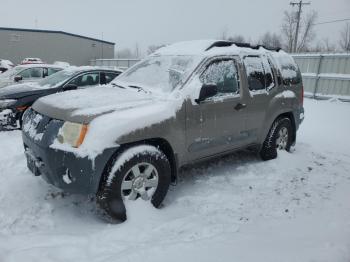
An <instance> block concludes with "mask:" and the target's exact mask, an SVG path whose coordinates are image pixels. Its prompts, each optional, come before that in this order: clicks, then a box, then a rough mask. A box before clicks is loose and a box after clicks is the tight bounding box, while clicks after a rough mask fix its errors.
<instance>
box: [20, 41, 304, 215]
mask: <svg viewBox="0 0 350 262" xmlns="http://www.w3.org/2000/svg"><path fill="white" fill-rule="evenodd" d="M303 118H304V109H303V86H302V80H301V74H300V71H299V69H298V67H297V65H296V64H295V62H294V61H293V59H292V58H291V57H290V56H289V55H288V54H286V53H285V52H283V51H281V50H268V49H266V48H264V47H262V46H250V45H248V44H237V43H236V44H235V43H232V42H227V41H209V40H208V41H193V42H182V43H178V44H174V45H170V46H167V47H164V48H162V49H160V50H159V51H157V52H156V53H154V54H152V55H151V56H149V57H147V58H146V59H144V60H143V61H141V62H140V63H138V64H136V65H135V66H133V67H132V68H130V69H129V70H127V71H125V72H124V73H123V74H121V75H120V76H119V77H118V78H117V79H116V80H114V81H113V82H112V84H111V85H110V86H109V87H103V88H91V89H89V90H79V91H69V92H65V93H61V94H56V95H51V96H47V97H44V98H41V99H39V100H37V102H36V103H35V104H34V105H33V108H32V110H29V111H27V113H26V114H25V116H24V119H23V121H24V122H23V141H24V147H25V153H26V156H27V160H28V167H29V169H30V170H31V171H32V172H33V173H34V174H35V175H41V176H42V177H44V179H46V180H47V181H48V182H49V183H51V184H53V185H55V186H57V187H59V188H61V189H63V190H65V191H70V192H74V193H84V194H93V195H97V201H98V203H99V204H100V206H101V207H102V210H104V211H105V214H106V215H107V216H108V217H110V218H120V219H125V218H126V216H125V207H124V200H135V199H138V198H141V199H143V200H149V201H151V202H152V204H153V205H154V206H155V207H158V206H159V205H160V204H161V203H162V201H163V199H164V197H165V195H166V194H167V191H168V187H169V185H170V183H171V181H175V180H176V178H177V171H178V169H179V168H180V167H182V166H185V165H188V164H192V163H194V162H198V161H203V160H207V159H210V158H213V157H217V156H220V155H223V154H227V153H229V152H232V151H234V150H238V149H242V148H246V147H255V148H256V149H257V150H258V152H259V154H260V156H261V158H262V159H264V160H268V159H273V158H275V157H276V156H277V149H281V150H287V151H289V150H290V148H291V146H292V145H293V144H294V143H295V140H296V131H297V129H298V127H299V124H300V123H301V122H302V120H303Z"/></svg>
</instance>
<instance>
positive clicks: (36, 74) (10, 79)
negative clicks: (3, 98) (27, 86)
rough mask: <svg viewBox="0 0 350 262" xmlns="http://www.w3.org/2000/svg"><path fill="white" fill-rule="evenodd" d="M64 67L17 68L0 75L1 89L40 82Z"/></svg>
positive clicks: (31, 66)
mask: <svg viewBox="0 0 350 262" xmlns="http://www.w3.org/2000/svg"><path fill="white" fill-rule="evenodd" d="M63 69H64V67H62V66H59V65H46V64H40V65H39V64H32V65H20V66H16V67H14V68H12V69H10V70H8V71H6V72H5V73H3V74H1V75H0V88H3V87H5V86H9V85H13V84H15V83H24V82H38V81H40V80H41V79H43V78H45V77H47V76H50V75H52V74H54V73H57V72H58V71H61V70H63Z"/></svg>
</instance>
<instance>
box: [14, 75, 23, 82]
mask: <svg viewBox="0 0 350 262" xmlns="http://www.w3.org/2000/svg"><path fill="white" fill-rule="evenodd" d="M14 80H15V82H19V81H22V80H23V77H22V76H15V79H14Z"/></svg>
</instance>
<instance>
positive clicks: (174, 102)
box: [33, 87, 183, 159]
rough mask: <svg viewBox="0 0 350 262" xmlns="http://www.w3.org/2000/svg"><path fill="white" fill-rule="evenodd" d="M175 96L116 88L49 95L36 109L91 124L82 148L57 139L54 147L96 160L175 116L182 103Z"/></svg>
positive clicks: (46, 113) (54, 115)
mask: <svg viewBox="0 0 350 262" xmlns="http://www.w3.org/2000/svg"><path fill="white" fill-rule="evenodd" d="M172 97H173V96H169V97H164V98H161V97H157V96H154V95H151V94H146V93H143V92H138V91H136V90H129V89H121V88H117V87H97V88H90V89H86V90H78V91H69V92H64V93H60V94H55V95H50V96H46V97H44V98H41V99H39V100H38V101H37V102H36V103H35V104H34V106H33V108H34V109H35V110H36V111H38V112H39V113H42V114H45V115H49V116H50V117H53V118H58V119H63V120H65V121H72V122H80V123H84V122H85V123H89V129H88V132H87V134H86V137H85V139H84V142H83V144H82V145H81V146H80V147H79V148H72V147H70V146H68V145H65V144H60V143H59V142H58V141H57V140H55V141H54V143H53V145H52V146H51V147H52V148H56V149H61V150H65V151H70V152H74V153H75V154H76V155H77V156H79V157H85V156H88V157H89V158H90V159H94V158H95V157H96V156H97V155H98V154H100V153H102V152H103V150H104V149H106V148H111V147H117V146H118V144H116V141H117V140H118V138H120V137H121V136H123V135H126V134H129V133H131V132H133V131H135V130H137V129H140V128H144V127H147V126H150V125H152V124H155V123H160V122H162V121H165V120H167V119H170V118H172V117H175V115H176V112H177V110H178V109H179V108H181V105H182V101H183V100H182V99H180V97H178V98H177V99H176V98H172Z"/></svg>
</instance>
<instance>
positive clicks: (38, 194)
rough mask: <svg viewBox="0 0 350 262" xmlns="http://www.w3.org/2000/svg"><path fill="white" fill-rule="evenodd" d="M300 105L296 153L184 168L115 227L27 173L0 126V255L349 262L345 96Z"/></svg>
mask: <svg viewBox="0 0 350 262" xmlns="http://www.w3.org/2000/svg"><path fill="white" fill-rule="evenodd" d="M305 112H306V118H305V121H304V123H303V124H302V126H301V129H300V132H299V133H298V137H297V144H296V148H295V151H294V152H293V153H282V154H279V156H278V158H277V159H276V160H272V161H268V162H263V161H261V160H259V159H258V158H257V157H256V155H255V154H254V153H251V152H249V151H241V152H238V153H236V154H232V155H230V156H226V157H221V158H220V159H219V160H214V161H211V162H208V163H205V164H202V165H200V166H195V167H192V168H186V169H183V170H182V171H181V173H180V180H179V183H178V185H177V186H176V187H171V188H170V191H169V193H168V196H167V197H166V199H165V202H164V205H163V207H162V208H160V209H154V208H152V207H151V206H150V205H149V204H145V203H143V202H142V201H136V202H127V203H126V206H127V215H128V220H127V221H126V222H125V223H122V224H116V225H110V224H106V223H105V222H103V221H101V220H99V219H98V218H97V216H96V208H95V206H94V202H93V201H91V199H90V198H86V197H82V196H76V195H65V194H62V193H61V192H60V191H59V190H57V189H54V188H53V187H52V186H50V185H48V184H46V182H45V181H43V180H42V179H41V178H40V177H33V175H31V173H30V171H28V169H27V167H26V161H25V157H24V154H23V145H22V141H21V134H20V132H19V131H13V132H1V133H0V210H1V211H0V261H1V262H12V261H35V262H46V261H57V262H61V261H62V262H64V261H91V262H95V261H96V262H97V261H99V262H101V261H141V260H142V261H152V262H157V261H170V262H171V261H176V262H178V261H204V262H206V261H208V262H212V261H217V260H218V259H219V260H225V261H243V262H247V261H254V262H255V261H261V260H263V261H284V262H295V261H298V262H304V261H305V262H306V261H318V262H328V261H337V262H348V261H349V260H350V249H349V246H350V237H349V236H350V222H349V221H350V204H349V201H348V199H350V190H349V188H350V172H349V170H350V153H349V147H350V140H349V139H346V138H347V137H348V134H349V132H350V122H349V121H345V120H346V119H347V117H348V115H349V114H350V104H347V103H340V102H338V103H331V102H327V101H313V100H309V99H305ZM252 250H253V251H254V252H252ZM262 258H263V259H262Z"/></svg>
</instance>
